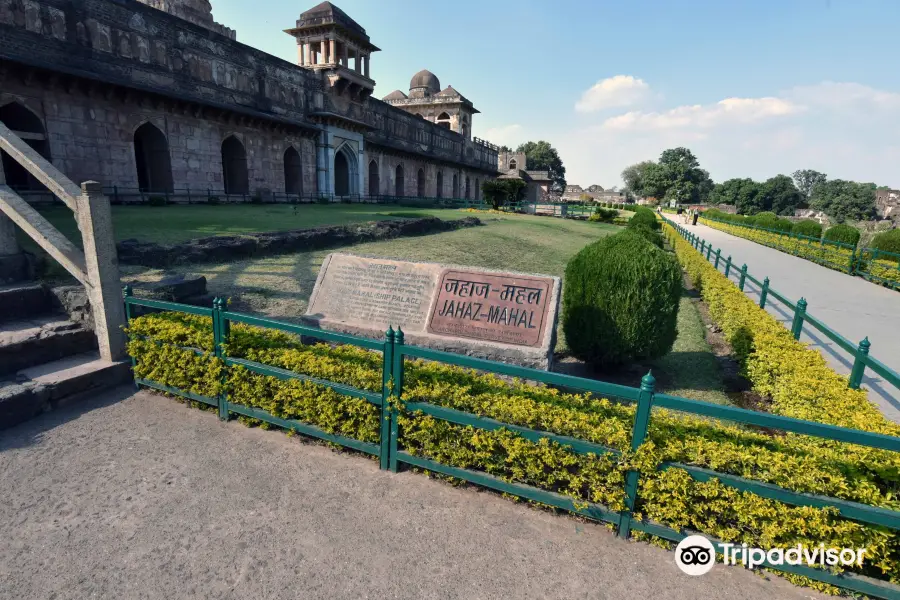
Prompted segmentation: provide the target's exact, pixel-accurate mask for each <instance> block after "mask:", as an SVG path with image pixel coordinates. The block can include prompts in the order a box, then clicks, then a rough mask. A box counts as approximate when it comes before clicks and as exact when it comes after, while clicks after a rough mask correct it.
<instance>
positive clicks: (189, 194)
mask: <svg viewBox="0 0 900 600" xmlns="http://www.w3.org/2000/svg"><path fill="white" fill-rule="evenodd" d="M187 196H188V204H190V203H191V186H187Z"/></svg>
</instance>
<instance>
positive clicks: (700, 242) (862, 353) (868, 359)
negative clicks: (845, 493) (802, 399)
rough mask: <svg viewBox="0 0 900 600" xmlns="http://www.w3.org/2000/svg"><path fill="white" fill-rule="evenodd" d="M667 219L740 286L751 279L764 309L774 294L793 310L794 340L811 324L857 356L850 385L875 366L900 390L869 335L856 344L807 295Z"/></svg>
mask: <svg viewBox="0 0 900 600" xmlns="http://www.w3.org/2000/svg"><path fill="white" fill-rule="evenodd" d="M663 220H665V221H666V222H667V223H668V224H669V225H671V226H672V227H673V228H674V229H675V231H677V232H678V234H679V235H681V237H683V238H684V239H685V240H687V241H688V242H690V243H691V245H692V246H693V247H694V248H696V249H697V251H699V252H700V254H702V255H703V256H705V257H706V259H707V260H708V261H710V262H711V263H713V264H714V266H715V267H716V269H719V270H722V271H723V272H724V274H725V276H726V277H729V278H730V276H731V274H732V272H734V273H737V274H738V275H737V277H738V281H737V285H738V287H739V288H740V290H741V291H745V287H746V282H747V281H750V282H752V283H753V284H754V285H756V286H757V287H758V288H759V290H760V296H759V307H760V308H765V307H766V304H767V303H768V298H769V296H772V297H773V298H775V299H776V300H778V301H779V302H780V303H781V304H783V305H784V306H786V307H787V308H788V309H790V310H791V311H793V312H794V317H793V320H792V322H791V333H792V334H793V335H794V339H797V340H799V339H800V334H801V332H802V330H803V325H804V324H809V325H810V326H812V327H813V328H814V329H815V330H816V331H818V332H819V333H821V334H822V335H824V336H825V337H826V338H828V339H829V340H831V341H832V342H834V343H835V344H836V345H837V346H838V347H839V348H841V349H842V350H844V351H845V352H848V353H849V354H850V355H851V356H853V367H852V369H851V371H850V379H849V386H850V387H851V388H853V389H859V386H860V384H861V383H862V379H863V375H864V374H865V370H866V369H871V370H872V372H873V373H875V374H877V375H878V376H879V377H881V378H882V379H884V380H885V381H886V382H888V383H889V384H891V385H892V386H893V387H894V389H897V390H900V373H897V372H896V371H894V370H893V369H891V368H890V367H888V366H887V365H885V364H884V363H883V362H881V361H879V360H877V359H876V358H875V357H874V356H872V355H871V354H870V350H871V347H872V345H871V343H870V342H869V338H868V337H865V338H863V339H862V340H861V341H860V342H859V343H858V344H854V343H853V342H851V341H850V340H848V339H847V338H845V337H844V336H842V335H841V334H839V333H838V332H836V331H835V330H833V329H832V328H830V327H828V325H826V324H825V323H823V322H822V321H821V320H819V319H817V318H815V317H814V316H812V315H811V314H809V313H808V312H807V310H806V307H807V303H806V299H805V298H800V300H798V301H797V302H796V303H794V302H792V301H790V300H789V299H787V298H786V297H784V296H783V295H782V294H780V293H779V292H778V291H776V290H774V289H773V288H772V285H771V282H770V281H769V278H768V277H766V278H764V279H763V280H762V281H760V280H759V279H757V278H756V277H754V276H752V275H751V274H750V273H749V272H748V270H747V265H746V264H744V265H741V266H740V267H737V264H738V261H737V260H735V259H734V258H733V257H731V256H727V257H724V258H723V257H722V250H721V248H719V249H717V250H716V251H715V252H713V250H712V244H711V243H707V242H706V240H704V239H702V238H701V237H700V236H698V235H697V234H695V233H694V232H692V231H690V230H689V229H687V228H686V227H684V226H683V225H679V224H677V223H674V222H672V221H671V220H669V219H666V218H665V217H663Z"/></svg>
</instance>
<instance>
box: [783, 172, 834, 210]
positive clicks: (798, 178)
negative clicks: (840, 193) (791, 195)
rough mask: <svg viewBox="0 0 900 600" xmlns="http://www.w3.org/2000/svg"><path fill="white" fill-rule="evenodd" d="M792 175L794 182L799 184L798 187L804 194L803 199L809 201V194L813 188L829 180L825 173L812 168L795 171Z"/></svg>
mask: <svg viewBox="0 0 900 600" xmlns="http://www.w3.org/2000/svg"><path fill="white" fill-rule="evenodd" d="M791 177H793V178H794V183H795V184H796V185H797V189H798V190H800V193H801V194H803V199H804V200H805V201H806V202H809V195H810V193H811V192H812V189H813V188H814V187H815V186H816V185H818V184H820V183H825V182H826V181H827V180H828V178H827V177H826V176H825V173H819V172H818V171H813V170H812V169H802V170H799V171H794V173H793V175H791Z"/></svg>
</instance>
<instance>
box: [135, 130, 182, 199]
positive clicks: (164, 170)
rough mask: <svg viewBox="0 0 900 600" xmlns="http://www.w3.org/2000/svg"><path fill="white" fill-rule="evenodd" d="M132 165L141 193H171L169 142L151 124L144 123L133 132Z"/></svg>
mask: <svg viewBox="0 0 900 600" xmlns="http://www.w3.org/2000/svg"><path fill="white" fill-rule="evenodd" d="M134 164H135V167H137V176H138V187H139V188H140V190H141V191H142V192H163V193H164V192H171V191H172V189H173V186H172V161H171V159H170V158H169V140H167V139H166V135H165V134H164V133H163V132H162V131H161V130H160V129H159V128H158V127H157V126H156V125H154V124H153V123H150V122H147V123H144V124H143V125H141V126H140V127H138V128H137V129H135V131H134Z"/></svg>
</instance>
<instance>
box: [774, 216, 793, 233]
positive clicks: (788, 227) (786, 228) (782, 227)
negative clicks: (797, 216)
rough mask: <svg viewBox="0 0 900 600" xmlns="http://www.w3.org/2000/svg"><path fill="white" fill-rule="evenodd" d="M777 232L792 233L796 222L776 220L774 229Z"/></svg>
mask: <svg viewBox="0 0 900 600" xmlns="http://www.w3.org/2000/svg"><path fill="white" fill-rule="evenodd" d="M772 229H774V230H775V231H783V232H785V233H790V232H791V231H793V229H794V222H793V221H791V220H790V219H776V220H775V225H774V226H773V227H772Z"/></svg>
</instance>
